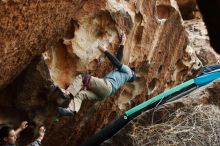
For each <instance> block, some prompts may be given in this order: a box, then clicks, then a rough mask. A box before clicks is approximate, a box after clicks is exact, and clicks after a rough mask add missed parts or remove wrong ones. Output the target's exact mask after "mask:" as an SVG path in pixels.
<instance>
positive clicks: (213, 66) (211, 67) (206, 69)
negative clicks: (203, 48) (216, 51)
mask: <svg viewBox="0 0 220 146" xmlns="http://www.w3.org/2000/svg"><path fill="white" fill-rule="evenodd" d="M217 69H220V59H218V60H217V62H216V63H215V64H210V65H205V66H203V67H202V68H201V69H200V70H199V72H198V73H197V75H196V77H198V76H202V75H205V74H207V73H209V72H211V71H214V70H217Z"/></svg>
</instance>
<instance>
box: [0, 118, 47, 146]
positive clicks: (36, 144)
mask: <svg viewBox="0 0 220 146" xmlns="http://www.w3.org/2000/svg"><path fill="white" fill-rule="evenodd" d="M27 127H28V122H27V121H23V122H22V123H21V125H20V127H19V128H18V129H16V130H14V129H13V128H12V127H11V126H9V125H4V126H2V127H1V129H0V146H15V145H16V140H17V136H18V134H19V133H20V132H21V131H23V130H24V129H26V128H27ZM44 133H45V128H44V127H43V126H41V127H40V128H39V131H38V134H39V137H38V138H37V139H36V140H35V141H33V142H32V143H31V144H29V145H28V146H40V145H41V141H42V139H43V138H44Z"/></svg>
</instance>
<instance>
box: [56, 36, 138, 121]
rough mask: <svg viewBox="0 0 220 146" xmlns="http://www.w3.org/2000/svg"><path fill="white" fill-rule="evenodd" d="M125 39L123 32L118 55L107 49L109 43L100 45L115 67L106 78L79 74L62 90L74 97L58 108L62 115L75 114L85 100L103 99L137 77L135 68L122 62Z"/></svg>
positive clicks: (59, 113)
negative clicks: (65, 106)
mask: <svg viewBox="0 0 220 146" xmlns="http://www.w3.org/2000/svg"><path fill="white" fill-rule="evenodd" d="M125 40H126V36H125V34H124V33H122V35H121V44H120V46H119V48H118V51H117V54H116V57H114V56H113V55H112V54H111V53H110V52H109V51H108V50H107V45H108V44H107V43H104V44H101V45H99V46H98V48H99V50H100V51H101V52H103V53H104V54H105V55H106V56H107V58H108V59H109V60H110V61H111V63H112V64H113V66H114V69H113V70H112V71H111V72H110V73H108V74H107V75H106V76H105V77H104V78H97V77H93V76H90V75H87V74H86V75H84V74H83V75H79V76H77V77H76V78H75V79H74V81H73V82H72V84H71V85H70V86H69V87H68V88H67V90H62V91H63V93H64V94H65V95H66V96H67V97H70V96H71V97H72V98H71V101H70V103H69V106H68V107H67V108H62V107H59V108H58V115H59V116H60V117H62V116H73V115H75V114H76V113H77V112H78V111H79V110H80V107H81V104H82V101H83V100H85V99H89V100H103V99H105V98H106V97H108V96H110V95H112V94H114V93H115V92H116V91H117V90H118V89H119V88H120V87H121V86H123V85H124V84H125V83H126V82H132V81H134V80H135V79H136V74H135V71H134V69H131V68H129V67H128V66H127V65H124V64H122V63H121V60H122V57H123V49H124V44H125Z"/></svg>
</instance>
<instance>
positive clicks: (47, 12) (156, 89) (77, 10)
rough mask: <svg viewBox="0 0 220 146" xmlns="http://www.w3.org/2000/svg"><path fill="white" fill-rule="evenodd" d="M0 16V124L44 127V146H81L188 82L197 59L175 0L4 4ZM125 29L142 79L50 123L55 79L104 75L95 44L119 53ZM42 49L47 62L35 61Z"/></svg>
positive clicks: (127, 58)
mask: <svg viewBox="0 0 220 146" xmlns="http://www.w3.org/2000/svg"><path fill="white" fill-rule="evenodd" d="M0 11H1V13H0V16H1V17H0V31H1V33H0V38H1V39H0V46H1V48H3V49H2V50H3V51H1V52H0V58H1V60H0V66H1V68H0V89H1V93H0V101H1V102H0V109H1V112H3V111H4V112H5V113H6V114H0V119H1V121H0V122H1V123H3V122H12V121H16V122H15V124H16V123H17V122H20V120H22V119H28V120H30V121H31V122H33V123H34V124H35V125H39V124H44V125H46V127H47V131H48V133H47V135H46V137H45V139H44V141H43V144H44V145H59V146H64V145H65V146H68V145H71V146H73V145H79V144H80V143H81V142H82V141H83V140H85V138H87V137H88V136H90V135H92V134H93V133H95V132H96V131H98V130H99V129H101V128H102V127H103V126H105V125H106V124H108V123H110V122H111V121H112V120H113V119H114V118H115V117H116V116H117V115H119V114H121V113H122V112H124V111H125V110H127V109H128V108H130V107H132V106H134V105H136V104H138V103H140V102H143V101H144V100H146V99H149V98H151V97H153V96H155V95H157V94H158V93H161V92H162V91H164V90H165V89H167V88H170V87H173V86H175V85H177V84H179V83H180V82H182V81H184V80H186V79H188V78H189V76H190V75H192V73H191V70H193V68H194V67H195V66H194V65H197V62H198V61H197V60H195V58H193V56H192V55H191V54H190V53H189V52H187V50H186V48H187V42H188V41H187V35H186V32H185V29H184V27H183V22H182V18H181V16H180V12H179V10H178V6H177V4H176V2H175V1H174V0H157V1H155V0H148V1H146V0H130V1H123V0H99V1H97V0H77V1H76V0H74V1H61V0H60V1H59V0H57V1H56V2H54V1H53V2H49V1H31V2H29V1H22V0H20V1H10V0H8V1H6V0H4V1H0ZM121 31H124V32H126V36H127V41H126V44H125V50H124V57H123V63H125V64H129V65H130V66H133V67H136V70H137V75H138V76H139V79H138V80H136V81H135V82H133V83H131V84H127V85H125V86H124V87H123V88H122V89H121V90H120V91H118V92H117V93H116V94H115V95H114V96H112V97H109V98H107V99H106V100H105V101H100V102H97V103H96V104H94V103H93V102H92V101H86V102H84V103H83V106H82V109H81V110H80V112H79V114H77V115H76V116H75V117H66V118H62V119H61V120H60V121H59V122H58V123H53V117H54V115H55V112H56V107H57V106H58V105H57V98H59V96H58V95H57V93H53V92H52V86H51V85H52V84H53V82H52V80H53V81H54V83H55V84H57V85H59V86H60V87H62V88H66V87H67V86H68V85H69V84H70V83H71V81H72V80H73V79H74V78H75V76H76V75H77V74H79V73H82V72H84V73H90V74H91V75H95V76H98V77H103V76H104V74H105V73H107V72H108V71H110V70H111V65H110V63H109V62H108V61H107V59H105V58H104V57H103V56H102V55H101V53H100V52H99V51H98V49H97V46H98V44H99V42H103V41H106V40H108V41H109V42H110V46H109V50H110V51H111V52H112V53H115V52H116V49H117V47H118V45H119V32H121ZM44 51H46V52H45V53H44V54H43V56H44V60H42V59H41V58H39V57H37V58H35V57H36V56H39V54H41V53H42V52H44ZM44 61H46V63H47V65H48V68H49V70H48V68H47V66H46V65H45V64H44ZM25 68H26V69H25ZM24 69H25V70H24ZM195 69H196V68H195ZM49 72H50V74H49ZM15 78H16V79H15ZM51 79H52V80H51ZM6 85H7V86H6ZM50 93H51V94H50ZM52 93H53V94H52ZM9 111H10V112H11V113H13V114H15V115H16V116H14V115H13V114H12V115H10V114H8V113H9ZM24 113H25V114H24ZM25 140H27V141H24V142H21V143H22V144H26V143H28V142H30V139H28V138H26V139H25Z"/></svg>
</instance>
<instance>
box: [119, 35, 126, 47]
mask: <svg viewBox="0 0 220 146" xmlns="http://www.w3.org/2000/svg"><path fill="white" fill-rule="evenodd" d="M120 41H121V45H125V41H126V34H125V33H124V32H122V33H121V34H120Z"/></svg>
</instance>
